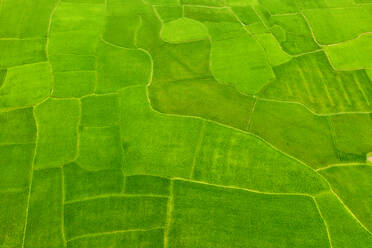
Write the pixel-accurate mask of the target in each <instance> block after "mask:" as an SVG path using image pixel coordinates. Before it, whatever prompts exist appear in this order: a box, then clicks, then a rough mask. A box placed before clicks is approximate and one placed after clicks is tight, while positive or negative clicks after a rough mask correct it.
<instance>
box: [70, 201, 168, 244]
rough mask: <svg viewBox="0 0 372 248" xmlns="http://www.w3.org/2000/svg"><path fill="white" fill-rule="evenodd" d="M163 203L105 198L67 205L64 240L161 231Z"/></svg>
mask: <svg viewBox="0 0 372 248" xmlns="http://www.w3.org/2000/svg"><path fill="white" fill-rule="evenodd" d="M167 200H168V199H167V198H166V197H151V196H112V197H111V196H108V197H102V198H96V199H87V200H83V201H78V202H72V203H67V204H66V205H65V211H64V219H65V232H66V238H67V240H70V239H73V238H75V239H76V237H79V236H84V235H88V234H94V233H101V232H110V231H115V230H136V229H153V228H160V227H163V226H164V223H165V219H166V205H167ZM113 216H115V218H112V217H113Z"/></svg>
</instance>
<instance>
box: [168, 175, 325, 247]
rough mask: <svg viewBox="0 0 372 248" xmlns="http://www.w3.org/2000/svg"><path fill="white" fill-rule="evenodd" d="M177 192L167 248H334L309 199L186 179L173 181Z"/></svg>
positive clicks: (172, 209)
mask: <svg viewBox="0 0 372 248" xmlns="http://www.w3.org/2000/svg"><path fill="white" fill-rule="evenodd" d="M172 191H173V194H174V196H173V198H172V201H171V204H172V205H171V221H170V223H169V224H170V226H169V230H168V232H169V234H168V240H167V243H168V246H167V247H185V248H187V247H226V244H227V246H228V247H251V246H253V247H254V246H256V247H278V246H280V247H329V241H328V238H327V234H326V233H327V232H326V228H325V225H324V223H323V220H322V219H321V217H320V215H319V212H318V210H317V208H316V206H315V204H314V201H313V200H312V199H311V198H309V197H305V196H287V195H265V194H257V193H252V192H247V191H242V190H234V189H227V188H221V187H216V186H210V185H206V184H199V183H191V182H187V181H182V180H175V181H174V182H173V190H172ZM288 206H292V207H291V208H290V209H289V208H288ZM225 216H228V218H225ZM221 219H225V221H224V222H223V223H221V222H219V220H221ZM267 222H270V223H271V224H270V225H267V224H266V223H267ZM205 223H208V224H207V225H206V224H205ZM289 223H290V224H289ZM303 235H309V237H307V238H303V237H304V236H303ZM283 237H286V238H283Z"/></svg>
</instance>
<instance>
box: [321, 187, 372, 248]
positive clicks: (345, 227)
mask: <svg viewBox="0 0 372 248" xmlns="http://www.w3.org/2000/svg"><path fill="white" fill-rule="evenodd" d="M315 200H316V203H317V205H318V207H319V209H320V211H321V212H322V214H323V218H324V221H325V223H326V224H327V226H328V228H329V234H330V240H331V243H332V247H334V248H339V247H340V248H341V247H350V248H353V247H355V248H357V247H369V246H371V244H372V237H371V234H370V233H369V232H368V231H367V230H366V229H364V228H363V227H362V226H361V225H360V224H359V223H358V222H357V221H356V220H355V219H354V218H353V217H352V216H351V215H350V213H349V212H348V211H347V209H346V208H345V207H343V206H342V205H340V204H339V200H338V199H337V197H336V196H335V195H334V194H332V193H326V194H322V195H319V196H317V197H316V198H315ZM340 223H342V225H340Z"/></svg>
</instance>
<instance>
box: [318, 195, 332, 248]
mask: <svg viewBox="0 0 372 248" xmlns="http://www.w3.org/2000/svg"><path fill="white" fill-rule="evenodd" d="M313 201H314V204H315V206H316V209H317V210H318V213H319V215H320V218H321V219H322V221H323V224H324V226H325V228H326V231H327V236H328V242H329V247H330V248H333V246H332V239H331V233H330V231H329V230H330V228H329V226H328V223H327V221H326V220H325V218H324V216H323V214H322V211H321V210H320V208H319V205H318V203H317V201H316V199H315V197H313Z"/></svg>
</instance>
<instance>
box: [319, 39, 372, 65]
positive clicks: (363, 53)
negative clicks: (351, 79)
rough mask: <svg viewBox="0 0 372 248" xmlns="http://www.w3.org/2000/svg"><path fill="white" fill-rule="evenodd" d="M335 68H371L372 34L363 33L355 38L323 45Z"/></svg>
mask: <svg viewBox="0 0 372 248" xmlns="http://www.w3.org/2000/svg"><path fill="white" fill-rule="evenodd" d="M323 49H324V51H325V52H326V53H327V54H328V57H329V59H330V61H331V63H332V65H333V66H334V67H335V68H336V69H337V70H358V69H366V68H372V58H371V57H372V56H371V54H372V34H364V35H361V36H360V37H358V38H357V39H355V40H350V41H346V42H344V43H340V44H337V45H333V46H325V47H323Z"/></svg>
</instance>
